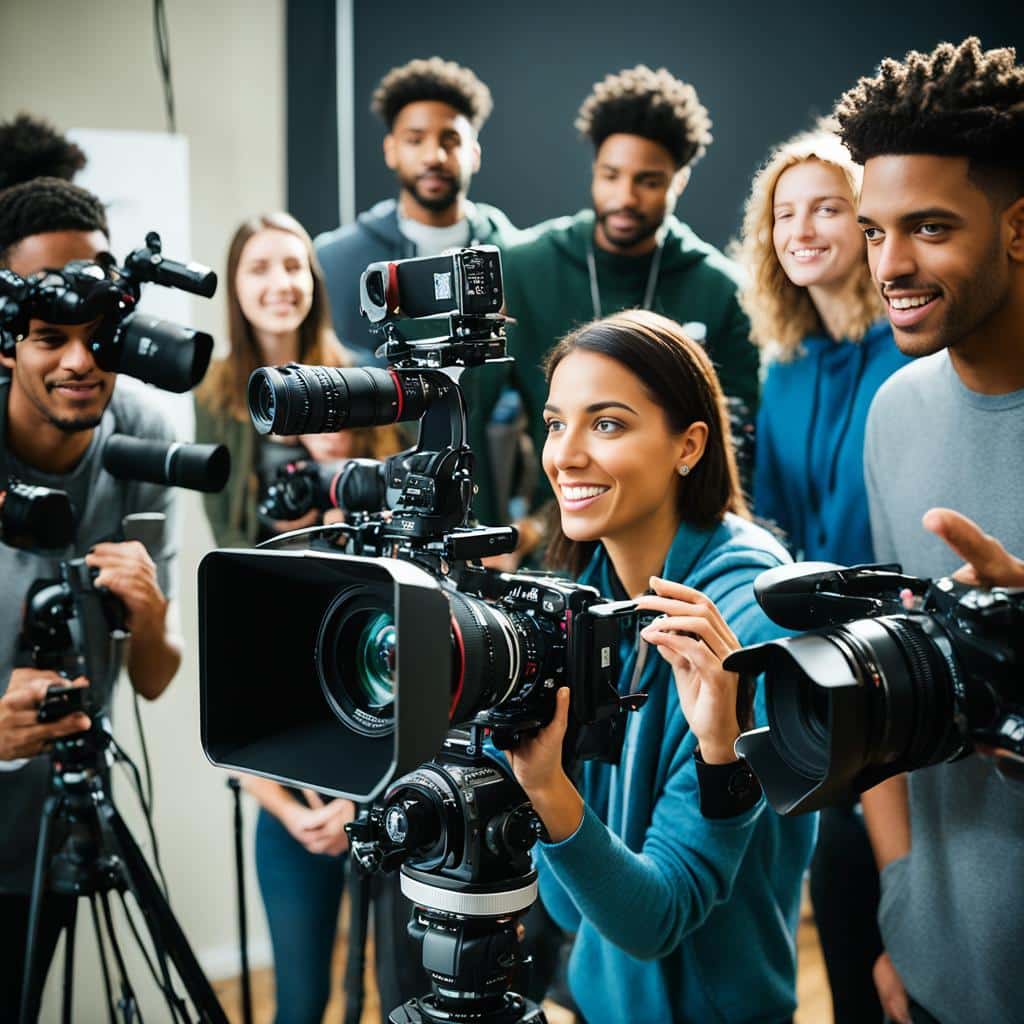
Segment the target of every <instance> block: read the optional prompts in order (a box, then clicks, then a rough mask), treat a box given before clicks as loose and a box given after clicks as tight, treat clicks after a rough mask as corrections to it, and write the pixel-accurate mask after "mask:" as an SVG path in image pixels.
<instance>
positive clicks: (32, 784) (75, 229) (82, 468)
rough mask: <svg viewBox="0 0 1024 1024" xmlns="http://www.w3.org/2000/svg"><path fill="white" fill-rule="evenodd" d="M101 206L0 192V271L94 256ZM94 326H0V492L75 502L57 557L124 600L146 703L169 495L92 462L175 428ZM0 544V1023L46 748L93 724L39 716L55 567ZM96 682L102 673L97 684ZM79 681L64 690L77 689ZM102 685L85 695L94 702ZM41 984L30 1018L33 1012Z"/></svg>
mask: <svg viewBox="0 0 1024 1024" xmlns="http://www.w3.org/2000/svg"><path fill="white" fill-rule="evenodd" d="M109 245H110V243H109V240H108V228H107V217H106V211H105V210H104V208H103V204H102V203H101V202H100V200H99V199H98V198H97V197H96V196H94V195H93V194H92V193H91V192H87V191H86V190H85V189H83V188H79V187H78V186H77V185H72V184H71V183H69V182H67V181H63V180H61V179H60V178H46V177H42V178H33V179H32V180H31V181H26V182H22V183H21V184H20V185H15V186H14V187H12V188H9V189H6V190H4V191H3V192H0V267H2V268H3V269H5V270H8V271H11V272H13V273H15V274H17V275H19V276H20V277H22V278H30V277H31V276H32V275H34V274H37V273H39V272H40V271H43V270H49V269H59V268H61V267H63V266H65V265H66V264H67V263H69V262H70V261H71V260H95V259H96V257H97V256H98V255H99V254H100V253H101V252H104V251H106V250H107V249H108V248H109ZM97 326H98V322H97V321H93V322H92V323H83V324H53V323H48V322H46V321H44V320H40V319H37V318H32V319H30V320H29V321H28V323H27V324H25V325H19V330H18V333H15V332H14V331H12V330H10V329H8V330H7V331H5V337H4V338H3V346H2V354H0V363H2V365H3V366H4V367H5V368H6V370H7V371H9V373H10V377H9V379H5V380H0V490H3V489H4V488H6V486H7V481H8V479H10V478H16V479H19V480H21V481H22V482H24V483H27V484H34V485H41V486H44V487H53V488H57V489H59V490H63V491H66V492H67V494H68V497H69V498H70V499H71V504H72V507H73V508H74V510H75V530H76V535H75V541H74V543H73V545H72V546H71V547H70V548H69V550H68V551H67V552H65V553H62V554H63V555H64V557H80V556H81V557H84V558H85V560H86V562H87V564H88V565H89V566H90V567H92V568H93V569H95V570H97V571H98V575H97V576H96V580H95V582H96V585H97V586H99V587H105V588H108V589H109V590H110V591H111V593H113V594H115V595H116V596H117V597H119V598H120V599H121V600H122V601H123V602H124V605H125V607H126V609H127V613H128V625H129V627H130V629H131V634H132V637H131V645H130V647H129V649H128V656H127V659H126V668H127V670H128V677H129V679H130V681H131V684H132V687H133V688H134V689H135V690H136V691H137V692H138V693H141V694H142V695H143V696H144V697H146V698H147V699H149V700H153V699H155V698H156V697H158V696H160V694H161V693H162V692H163V691H164V690H165V689H166V688H167V686H168V684H169V683H170V682H171V679H172V678H173V676H174V674H175V673H176V672H177V669H178V666H179V664H180V662H181V645H180V640H179V639H178V637H177V635H176V634H177V630H176V628H175V623H176V618H177V617H176V613H175V612H174V610H173V607H172V605H171V602H170V599H171V598H172V597H173V593H172V585H173V582H174V575H175V562H176V549H175V545H176V537H175V533H176V531H175V528H174V520H175V498H174V492H173V490H172V489H170V488H167V487H160V486H157V485H156V484H146V483H137V482H134V481H124V480H116V479H114V477H112V476H111V475H110V474H109V473H107V472H106V470H105V469H104V468H103V466H102V453H103V447H104V444H105V441H106V439H107V438H108V437H109V436H110V435H111V434H113V433H122V434H130V435H132V436H133V437H141V438H144V439H146V440H153V441H162V442H169V441H173V440H174V432H173V430H172V429H171V426H170V424H169V423H167V422H166V421H165V419H164V417H163V415H162V414H161V413H160V412H159V411H157V410H155V409H154V408H153V406H152V403H151V402H148V400H146V399H145V397H144V389H143V388H142V386H141V385H139V386H138V387H137V388H132V387H130V386H129V387H125V386H124V384H125V383H126V382H123V381H122V382H120V383H118V378H117V374H115V373H110V372H108V371H106V370H103V369H101V368H100V367H99V366H97V364H96V360H95V357H94V355H93V352H92V347H91V341H92V337H93V334H94V333H95V331H96V329H97ZM136 512H139V513H158V514H162V515H164V516H165V517H166V519H167V522H166V531H165V539H164V544H163V547H162V549H161V550H160V551H157V552H153V554H152V556H151V555H150V553H149V552H147V550H146V549H145V548H144V547H143V546H142V545H141V544H139V543H138V542H126V543H122V542H117V541H116V540H115V538H116V537H118V536H120V533H121V518H122V516H124V515H127V514H130V513H136ZM52 556H53V552H50V553H49V554H48V555H44V554H40V553H39V552H36V551H28V550H23V549H19V548H14V547H10V546H8V545H6V544H0V581H2V585H0V920H2V921H3V922H4V931H5V934H6V935H7V937H8V943H9V944H8V947H7V948H8V951H9V953H8V955H7V956H4V957H2V958H0V1020H3V1021H11V1020H17V1019H18V1007H19V1002H20V997H21V984H22V970H23V966H24V956H25V941H24V937H25V935H26V934H27V927H28V908H29V892H30V887H31V882H32V869H33V863H34V856H35V848H36V840H37V836H38V831H39V822H40V818H41V814H42V808H43V801H44V799H45V798H46V795H47V792H48V786H49V779H50V766H49V761H48V759H47V758H46V757H43V756H41V755H42V754H44V753H46V751H48V750H49V749H50V748H51V747H52V744H53V741H54V739H56V738H57V737H60V736H64V735H68V734H69V733H73V732H80V731H81V730H82V729H83V728H84V727H87V726H88V725H89V720H88V719H87V718H86V717H85V715H84V714H77V715H71V716H68V717H67V718H64V719H61V720H60V721H59V722H54V723H50V724H39V723H37V722H36V711H37V709H38V705H39V703H40V701H41V700H42V699H43V697H44V696H45V694H46V690H47V687H48V686H51V685H54V684H58V683H61V684H64V683H67V680H66V679H63V678H62V677H60V676H58V675H57V673H56V672H50V671H43V670H41V669H36V668H32V667H30V666H31V660H30V659H27V657H26V654H25V651H24V649H23V648H22V645H19V642H18V641H19V635H20V633H21V627H22V614H23V604H24V601H25V597H26V594H27V593H28V590H29V588H30V586H31V585H32V583H33V582H34V581H35V580H38V579H48V578H52V577H54V576H55V575H57V560H56V559H55V558H54V557H52ZM92 682H94V683H95V684H96V685H97V686H102V685H103V683H102V680H100V679H96V680H93V681H92ZM85 684H86V680H84V679H78V680H76V681H75V682H74V684H73V685H85ZM110 696H111V695H110V693H109V692H102V691H100V692H97V690H96V689H95V688H94V689H93V690H92V691H91V698H92V700H91V703H92V704H93V706H95V707H103V708H105V707H109V701H110ZM73 906H74V897H68V896H62V895H58V894H55V893H47V894H46V895H45V896H44V897H43V906H42V917H41V920H40V933H39V947H38V948H39V968H40V969H39V970H38V972H37V980H38V983H39V987H40V988H41V986H42V981H43V978H45V975H46V970H47V968H48V967H49V963H50V959H51V958H52V956H53V951H54V947H55V945H56V942H57V937H58V934H59V931H60V928H61V926H62V925H63V924H64V923H66V922H67V921H68V920H69V919H70V918H71V914H72V908H73ZM38 997H39V992H38V990H37V991H35V992H33V993H32V997H31V1000H30V1003H31V1004H32V1006H31V1010H30V1014H29V1019H31V1020H35V1013H36V1011H37V1009H38Z"/></svg>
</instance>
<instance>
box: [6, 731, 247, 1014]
mask: <svg viewBox="0 0 1024 1024" xmlns="http://www.w3.org/2000/svg"><path fill="white" fill-rule="evenodd" d="M111 742H112V740H111V738H110V736H109V735H108V734H107V733H106V732H105V731H104V730H103V729H101V728H99V727H98V726H93V727H92V728H91V729H90V730H88V731H87V732H85V733H80V734H78V735H77V736H71V737H67V738H65V739H62V740H58V741H57V743H56V745H55V747H54V750H53V752H52V753H51V765H52V772H51V777H50V792H49V794H48V796H47V798H46V801H45V803H44V805H43V814H42V821H41V822H40V826H39V843H38V846H37V848H36V861H35V874H34V876H33V880H32V897H31V902H30V905H29V925H28V943H27V948H26V954H25V971H24V975H23V983H22V996H21V1014H20V1022H21V1024H32V1022H33V1021H34V1020H35V1018H36V1015H37V1013H38V995H37V993H36V987H37V986H38V988H39V989H41V988H42V978H38V977H37V975H38V965H37V960H38V950H37V942H38V935H39V923H40V912H41V908H42V899H43V893H44V891H46V889H47V888H49V890H50V891H52V892H54V893H60V894H66V895H71V896H76V897H82V898H86V899H88V901H89V909H90V912H91V916H92V923H93V930H94V933H95V936H96V947H97V950H98V952H99V959H100V966H101V968H102V972H103V984H104V990H105V993H106V1003H107V1012H108V1015H109V1019H110V1022H111V1024H118V1021H119V1020H120V1021H122V1022H123V1024H132V1022H135V1021H140V1022H141V1020H142V1015H141V1012H140V1010H139V1005H138V1000H137V998H136V995H135V990H134V989H133V987H132V984H131V980H130V978H129V977H128V971H127V969H126V967H125V962H124V958H123V956H122V953H121V948H120V946H119V944H118V940H117V934H116V932H115V929H114V922H113V917H112V915H111V911H110V903H111V901H110V895H111V893H116V894H117V896H118V898H119V900H120V902H121V905H122V909H123V910H124V915H125V919H126V920H127V922H128V925H129V927H130V929H131V931H132V934H133V936H134V938H135V941H136V943H137V944H138V947H139V949H140V951H141V952H142V955H143V957H144V958H145V961H146V965H147V966H148V968H149V971H150V973H151V974H152V976H153V980H154V981H155V982H156V985H157V987H158V988H159V989H160V991H161V992H162V993H163V996H164V998H165V1000H166V1002H167V1007H168V1010H169V1013H170V1016H169V1018H168V1019H169V1020H170V1021H172V1022H174V1024H179V1022H180V1024H191V1022H192V1021H193V1019H194V1018H193V1017H192V1016H190V1014H189V1012H188V1007H187V1004H186V1002H185V1000H184V999H183V998H182V997H181V996H180V995H179V994H178V993H177V992H176V991H175V988H174V983H173V981H172V979H171V974H170V969H169V962H170V963H172V964H173V965H174V968H175V970H176V971H177V974H178V977H179V978H180V979H181V982H182V984H183V985H184V987H185V989H186V991H187V993H188V996H189V998H190V999H191V1002H192V1005H193V1006H194V1007H195V1010H196V1012H197V1013H198V1015H199V1016H198V1018H195V1019H197V1020H198V1021H201V1022H204V1024H206V1022H211V1024H227V1017H226V1016H225V1015H224V1012H223V1011H222V1010H221V1008H220V1004H219V1003H218V1001H217V997H216V995H215V994H214V992H213V989H212V988H211V987H210V983H209V982H208V981H207V980H206V977H205V975H204V974H203V972H202V969H201V968H200V966H199V963H198V962H197V960H196V958H195V955H194V954H193V953H192V950H191V949H190V948H189V945H188V942H187V940H186V939H185V936H184V933H183V932H182V930H181V927H180V926H179V925H178V922H177V921H176V920H175V918H174V915H173V914H172V913H171V908H170V907H169V906H168V904H167V900H166V899H165V897H164V895H163V893H162V892H161V889H160V886H159V885H158V884H157V881H156V879H155V878H154V877H153V874H152V872H151V871H150V869H149V865H148V864H147V863H146V860H145V858H144V857H143V855H142V851H141V850H140V849H139V847H138V845H137V844H136V842H135V840H134V839H133V838H132V835H131V833H130V832H129V830H128V826H127V825H126V824H125V823H124V820H123V819H122V818H121V815H120V814H119V813H118V811H117V809H116V808H115V807H114V804H113V802H112V801H111V799H110V796H109V795H108V793H107V790H106V782H105V774H106V771H105V769H106V766H107V749H108V747H109V746H110V745H111ZM58 826H63V830H64V831H65V832H66V838H65V839H64V840H63V841H62V842H61V843H60V845H59V847H57V848H56V849H54V848H53V847H54V846H55V831H56V828H57V827H58ZM126 893H131V895H132V896H133V897H134V900H135V903H136V904H137V905H138V907H139V908H140V909H141V911H142V914H143V918H144V920H145V922H146V928H147V930H148V931H149V935H150V939H151V941H152V946H153V956H152V957H151V956H150V955H149V953H148V952H147V951H146V948H145V946H144V944H143V942H142V936H141V935H140V934H139V931H138V929H137V927H136V925H135V923H134V921H133V918H132V916H131V913H130V912H129V908H128V905H127V903H126V901H125V894H126ZM76 917H77V901H76V903H75V906H74V909H73V910H72V912H71V915H70V918H69V920H68V921H67V922H66V923H65V925H64V926H63V928H64V929H65V930H66V940H65V946H64V982H63V1008H62V1014H61V1020H62V1022H63V1024H70V1022H71V1009H72V974H73V964H74V936H75V923H76ZM108 943H109V946H110V950H111V953H112V954H113V959H114V964H115V966H116V969H117V982H116V987H117V995H116V999H115V991H114V988H115V985H114V979H113V978H112V973H111V965H110V962H109V960H108V956H107V944H108ZM154 961H155V962H154Z"/></svg>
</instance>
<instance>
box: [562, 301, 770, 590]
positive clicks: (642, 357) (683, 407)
mask: <svg viewBox="0 0 1024 1024" xmlns="http://www.w3.org/2000/svg"><path fill="white" fill-rule="evenodd" d="M577 351H582V352H594V353H596V354H598V355H602V356H608V357H609V358H610V359H614V360H615V361H616V362H617V363H619V364H621V366H622V367H623V369H625V370H627V371H629V372H630V373H632V374H633V376H634V377H636V378H638V379H639V380H640V382H641V383H642V384H643V386H644V388H645V390H646V391H647V393H648V395H650V397H651V399H652V401H654V402H656V403H657V404H658V405H659V406H660V407H661V408H662V410H663V411H664V413H665V418H666V420H667V421H668V427H669V430H671V431H672V432H673V433H682V431H684V430H686V428H687V427H689V426H690V424H691V423H697V422H699V421H703V422H704V423H706V424H707V425H708V439H707V444H706V446H705V448H704V455H703V456H702V457H701V459H700V461H699V462H698V463H697V465H696V466H694V467H693V471H692V472H691V473H690V474H689V476H687V477H685V478H683V477H680V479H679V484H678V490H677V492H676V500H677V507H678V511H679V516H680V519H681V520H682V521H683V522H685V523H690V524H691V525H693V526H696V527H699V528H701V529H709V528H711V527H712V526H714V525H716V524H717V523H719V522H721V520H722V517H723V516H724V515H725V513H726V512H734V513H736V514H737V515H741V516H744V517H747V518H749V516H750V512H749V510H748V509H747V503H746V500H745V499H744V497H743V490H742V488H741V487H740V479H739V473H738V472H737V470H736V458H735V455H734V454H733V445H732V432H731V430H730V428H729V414H728V407H727V405H726V401H725V395H724V394H723V393H722V385H721V384H720V383H719V382H718V375H717V374H716V373H715V368H714V366H713V365H712V363H711V360H710V359H709V358H708V356H707V353H706V352H705V351H704V349H703V348H701V346H700V345H698V344H697V343H696V342H695V341H693V340H691V339H690V338H688V337H687V336H686V334H684V333H683V329H682V327H680V326H679V324H677V323H676V322H675V321H674V320H669V319H668V317H664V316H660V315H659V314H657V313H650V312H647V311H645V310H640V309H633V310H627V311H626V312H624V313H616V314H615V315H614V316H609V317H605V318H604V319H603V320H595V321H593V322H592V323H589V324H585V325H584V326H583V327H580V328H578V329H577V330H575V331H573V332H572V333H571V334H568V335H566V337H564V338H563V339H562V340H561V341H560V342H559V343H558V344H557V345H556V346H555V347H554V349H552V351H551V353H550V354H549V355H548V358H547V360H546V362H545V364H544V372H545V375H546V376H547V380H548V382H549V383H550V382H551V378H552V376H553V375H554V372H555V370H556V368H557V367H558V364H559V363H561V361H562V360H563V359H565V357H566V356H568V355H570V354H571V353H573V352H577ZM553 513H554V514H553V517H552V518H553V521H552V522H551V524H550V525H551V529H550V532H549V536H550V537H551V541H550V543H549V545H548V550H547V560H548V561H549V562H550V563H551V565H552V567H553V568H556V569H564V570H568V571H569V572H570V573H572V575H574V576H578V575H579V574H580V573H581V572H582V571H583V569H584V568H586V565H587V563H588V562H589V561H590V557H591V555H592V554H593V552H594V549H595V548H596V547H597V544H598V542H597V541H574V540H570V539H569V538H568V537H566V535H565V534H564V533H563V532H562V524H561V517H560V516H559V514H558V508H557V505H555V506H554V507H553Z"/></svg>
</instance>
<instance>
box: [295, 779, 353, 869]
mask: <svg viewBox="0 0 1024 1024" xmlns="http://www.w3.org/2000/svg"><path fill="white" fill-rule="evenodd" d="M302 792H303V793H304V794H305V797H306V800H307V802H308V806H307V805H306V804H300V803H298V802H297V801H295V802H293V804H292V806H290V807H289V809H288V812H287V813H286V814H285V815H284V817H283V818H282V819H281V820H282V822H283V824H284V827H285V828H286V829H288V831H289V832H290V833H291V835H292V838H293V839H295V840H297V841H298V842H300V843H301V844H302V845H303V846H304V847H305V848H306V850H307V851H308V852H309V853H322V854H326V855H327V856H329V857H337V856H338V855H339V854H341V853H344V852H345V851H346V850H347V849H348V834H347V833H346V832H345V825H346V823H347V822H350V821H351V820H352V819H353V818H354V817H355V816H356V805H355V804H354V803H352V801H351V800H343V799H341V798H340V797H339V798H337V799H335V800H329V801H328V802H327V803H324V801H323V799H322V798H321V797H320V795H319V794H318V793H315V792H314V791H313V790H311V789H304V790H303V791H302Z"/></svg>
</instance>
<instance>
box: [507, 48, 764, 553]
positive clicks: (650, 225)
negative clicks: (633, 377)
mask: <svg viewBox="0 0 1024 1024" xmlns="http://www.w3.org/2000/svg"><path fill="white" fill-rule="evenodd" d="M576 127H577V128H578V129H579V131H580V133H581V135H583V136H584V137H585V138H586V139H589V140H590V142H591V143H592V144H593V146H594V164H593V179H592V182H591V200H592V203H593V208H592V209H588V210H583V211H581V212H580V213H577V214H576V215H575V216H572V217H560V218H558V219H557V220H552V221H547V222H546V223H543V224H540V225H538V226H536V227H534V228H532V229H530V230H529V231H528V232H526V233H525V235H524V237H523V239H522V240H521V241H520V242H519V243H518V244H516V245H515V246H513V247H511V248H510V249H508V250H507V251H506V252H505V254H504V256H505V260H504V271H505V304H506V307H507V309H508V313H509V316H511V317H514V318H515V320H516V324H515V325H514V326H513V327H510V328H509V352H510V353H511V354H512V355H514V356H515V358H516V372H517V373H518V375H519V377H520V380H521V381H522V385H523V388H524V392H525V394H526V395H527V401H528V405H529V410H528V411H529V415H530V425H531V430H532V432H533V436H534V443H535V445H536V446H537V449H538V451H539V450H540V448H541V447H543V444H544V422H543V418H542V416H541V408H542V406H543V404H544V399H545V396H546V394H547V385H546V383H545V381H544V373H543V371H542V369H541V365H542V363H543V361H544V357H545V356H546V354H547V353H548V351H549V350H550V349H551V347H552V346H553V345H554V344H555V343H556V342H557V341H558V340H559V338H561V337H563V336H564V335H565V334H566V333H568V332H569V331H570V330H571V329H573V328H574V327H578V326H579V325H580V324H582V323H585V322H586V321H588V320H592V319H597V318H599V317H602V316H608V315H609V314H610V313H615V312H617V311H619V310H622V309H630V308H636V307H639V308H643V309H651V310H654V311H655V312H657V313H661V314H663V315H665V316H668V317H671V318H672V319H674V320H677V321H678V322H679V323H681V324H683V325H684V327H685V328H686V329H687V332H688V333H689V334H690V335H691V337H693V338H694V339H695V340H698V341H700V342H702V343H703V344H704V345H705V346H706V348H707V351H708V354H709V355H710V356H711V358H712V360H713V361H714V364H715V369H716V370H717V371H718V375H719V378H720V379H721V382H722V387H723V389H724V391H725V393H726V394H727V395H729V396H733V397H735V398H738V399H741V400H742V402H743V403H744V404H745V405H746V407H747V410H748V417H752V416H753V414H754V413H755V411H756V406H757V393H758V383H757V370H758V355H757V350H756V349H755V348H754V346H753V345H751V344H750V340H749V333H750V324H749V322H748V320H747V317H746V315H745V314H744V313H743V312H742V310H741V309H740V306H739V303H738V301H737V299H736V289H737V281H738V276H737V270H736V268H735V267H734V266H733V264H732V263H730V262H729V261H728V260H727V259H726V258H725V257H724V256H723V255H722V254H721V253H720V252H718V251H717V250H716V249H714V248H713V247H712V246H710V245H708V244H707V243H706V242H703V241H701V240H700V239H699V238H698V237H697V236H696V235H695V234H694V233H693V232H692V231H691V230H690V228H688V227H687V226H686V225H685V224H683V223H682V222H681V221H679V220H677V219H676V217H675V216H674V215H673V212H672V211H673V208H674V207H675V204H676V200H677V199H678V198H679V196H680V195H681V194H682V192H683V190H684V189H685V187H686V185H687V182H688V181H689V179H690V173H691V170H692V168H693V166H694V164H695V163H696V162H697V161H698V160H699V159H700V157H701V156H702V155H703V154H704V152H705V149H706V147H707V146H708V145H709V144H710V143H711V132H710V128H711V121H710V119H709V118H708V112H707V110H706V109H705V108H704V107H703V106H702V105H701V103H700V102H699V100H698V98H697V93H696V91H695V90H694V88H693V86H692V85H687V84H686V83H685V82H681V81H679V79H677V78H675V77H673V76H672V75H671V74H669V72H668V71H666V70H665V69H664V68H662V69H660V70H658V71H652V70H651V69H650V68H648V67H645V66H644V65H642V64H641V65H639V66H637V67H635V68H630V69H628V70H625V71H621V72H619V73H618V74H616V75H609V76H608V77H607V78H605V80H604V81H603V82H599V83H598V84H597V85H596V86H595V87H594V90H593V92H592V93H591V94H590V96H588V97H587V99H586V100H585V101H584V103H583V106H582V107H581V108H580V111H579V117H578V118H577V121H576ZM542 487H546V485H544V484H543V483H542ZM545 493H547V492H545ZM537 497H538V499H539V498H540V497H541V494H540V493H539V494H538V496H537ZM529 540H530V538H529V537H527V538H526V542H527V544H528V543H529Z"/></svg>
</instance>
